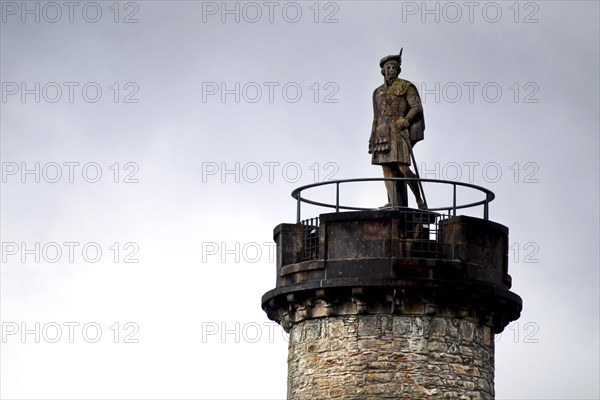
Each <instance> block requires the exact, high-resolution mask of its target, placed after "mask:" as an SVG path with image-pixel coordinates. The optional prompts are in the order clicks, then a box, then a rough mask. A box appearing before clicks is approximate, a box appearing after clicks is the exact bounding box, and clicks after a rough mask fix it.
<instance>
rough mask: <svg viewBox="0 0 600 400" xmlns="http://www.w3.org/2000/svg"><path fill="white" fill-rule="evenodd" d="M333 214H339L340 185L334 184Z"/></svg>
mask: <svg viewBox="0 0 600 400" xmlns="http://www.w3.org/2000/svg"><path fill="white" fill-rule="evenodd" d="M335 212H336V213H337V212H340V183H339V182H336V183H335Z"/></svg>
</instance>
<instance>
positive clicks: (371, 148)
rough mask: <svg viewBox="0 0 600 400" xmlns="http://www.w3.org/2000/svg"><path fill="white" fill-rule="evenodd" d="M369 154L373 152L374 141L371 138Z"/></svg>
mask: <svg viewBox="0 0 600 400" xmlns="http://www.w3.org/2000/svg"><path fill="white" fill-rule="evenodd" d="M369 154H373V142H372V141H371V140H369Z"/></svg>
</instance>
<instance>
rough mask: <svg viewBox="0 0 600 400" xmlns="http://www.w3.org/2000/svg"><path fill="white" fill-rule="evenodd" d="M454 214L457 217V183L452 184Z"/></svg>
mask: <svg viewBox="0 0 600 400" xmlns="http://www.w3.org/2000/svg"><path fill="white" fill-rule="evenodd" d="M452 216H454V217H456V184H455V183H454V184H452Z"/></svg>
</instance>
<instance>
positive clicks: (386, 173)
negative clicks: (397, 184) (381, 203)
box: [381, 164, 395, 205]
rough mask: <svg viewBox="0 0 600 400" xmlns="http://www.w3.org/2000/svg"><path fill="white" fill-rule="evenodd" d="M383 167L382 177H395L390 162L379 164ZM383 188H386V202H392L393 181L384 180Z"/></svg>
mask: <svg viewBox="0 0 600 400" xmlns="http://www.w3.org/2000/svg"><path fill="white" fill-rule="evenodd" d="M381 167H382V168H383V177H384V178H395V176H394V168H393V165H392V164H383V165H381ZM385 189H386V190H387V197H388V204H390V205H391V204H392V196H393V193H394V182H393V181H385Z"/></svg>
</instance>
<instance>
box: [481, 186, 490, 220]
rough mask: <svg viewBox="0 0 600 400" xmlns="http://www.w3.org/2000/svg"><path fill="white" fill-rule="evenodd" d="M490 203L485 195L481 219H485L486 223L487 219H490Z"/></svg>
mask: <svg viewBox="0 0 600 400" xmlns="http://www.w3.org/2000/svg"><path fill="white" fill-rule="evenodd" d="M489 204H490V202H489V201H488V194H487V193H486V194H485V203H483V219H485V220H486V221H487V220H488V218H489V217H490V215H489V214H490V206H489Z"/></svg>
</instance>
